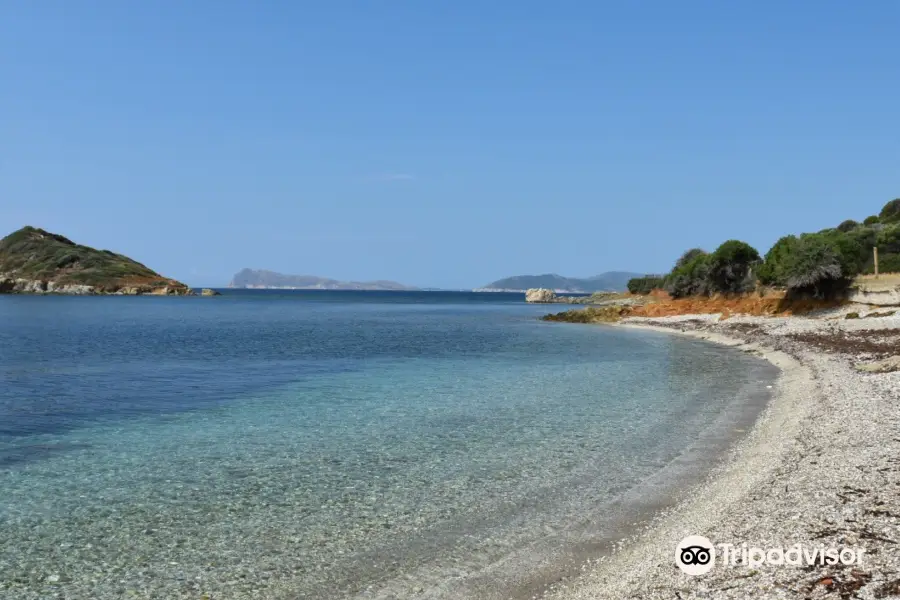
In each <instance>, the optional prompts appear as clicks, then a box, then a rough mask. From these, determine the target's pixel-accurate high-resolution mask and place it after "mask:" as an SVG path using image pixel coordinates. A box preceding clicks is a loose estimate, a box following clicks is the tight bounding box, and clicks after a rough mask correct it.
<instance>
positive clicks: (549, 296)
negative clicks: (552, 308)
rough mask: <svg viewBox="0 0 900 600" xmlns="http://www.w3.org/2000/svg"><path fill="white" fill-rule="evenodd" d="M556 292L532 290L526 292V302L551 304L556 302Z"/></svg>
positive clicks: (544, 289) (541, 289) (539, 289)
mask: <svg viewBox="0 0 900 600" xmlns="http://www.w3.org/2000/svg"><path fill="white" fill-rule="evenodd" d="M556 299H557V296H556V292H554V291H553V290H548V289H547V288H531V289H529V290H525V302H533V303H543V304H549V303H551V302H556Z"/></svg>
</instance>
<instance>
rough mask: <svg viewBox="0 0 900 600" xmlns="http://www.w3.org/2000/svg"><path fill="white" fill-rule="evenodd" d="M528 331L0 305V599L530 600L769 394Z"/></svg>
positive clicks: (310, 307) (672, 349)
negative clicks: (522, 598)
mask: <svg viewBox="0 0 900 600" xmlns="http://www.w3.org/2000/svg"><path fill="white" fill-rule="evenodd" d="M545 312H547V307H540V306H530V305H526V304H524V303H523V302H522V297H521V295H514V294H466V293H367V292H265V291H247V292H234V291H230V292H227V293H226V295H224V296H221V297H216V298H140V297H138V298H127V297H123V298H65V297H14V296H7V297H0V597H3V598H45V597H57V596H58V597H62V598H85V599H87V598H127V597H139V598H160V599H163V598H165V599H168V598H201V597H202V595H203V594H207V595H209V596H210V597H212V598H226V599H230V598H310V599H312V598H352V597H361V598H405V597H448V598H458V597H484V598H490V597H510V595H513V596H514V595H516V594H518V593H521V594H526V593H530V591H533V590H534V589H537V588H538V587H539V585H540V583H541V581H542V580H545V579H548V578H552V577H553V576H554V575H555V574H557V573H560V572H562V571H563V570H565V569H569V568H571V567H572V564H574V563H573V561H577V560H578V559H579V558H581V557H583V556H585V555H587V554H590V552H596V551H599V549H600V548H601V547H602V545H603V543H604V542H605V541H606V540H608V539H609V538H610V536H611V535H613V534H614V532H615V530H616V522H617V521H620V520H622V518H624V517H623V515H625V514H627V513H628V512H629V510H630V509H634V510H637V508H638V507H639V505H640V504H641V502H643V503H648V504H657V503H659V502H664V499H663V498H652V496H653V493H657V495H660V494H663V493H664V492H665V493H669V492H668V490H669V489H670V488H671V486H673V485H675V484H676V483H677V482H679V481H684V480H688V479H690V478H691V477H696V476H697V473H699V472H700V471H702V469H703V468H705V467H706V466H707V465H708V463H709V461H710V460H711V456H712V455H714V454H716V453H718V452H720V451H721V448H722V447H723V446H724V445H725V444H727V442H728V440H730V439H731V438H732V437H733V436H734V434H733V431H734V429H735V428H736V427H738V426H745V425H746V424H747V423H748V422H749V421H750V420H752V418H753V416H754V415H755V414H756V413H757V412H758V410H759V408H760V407H761V406H762V404H763V403H764V400H765V395H766V392H765V386H766V384H768V383H770V382H771V379H772V378H773V377H774V374H775V371H774V368H773V367H771V366H769V365H768V364H766V363H764V362H762V361H760V360H758V359H755V358H752V357H749V356H747V355H744V354H742V353H740V352H736V351H732V350H726V349H722V348H718V347H715V346H712V345H709V344H706V343H703V342H699V341H696V340H690V339H682V338H679V337H675V336H667V335H663V334H658V333H653V332H642V331H632V330H624V329H619V328H608V327H588V326H578V325H566V324H549V323H543V322H540V321H538V320H537V317H538V316H539V315H541V314H543V313H545ZM661 482H662V483H661ZM654 490H655V492H654ZM639 498H640V499H642V500H641V502H639V501H638V500H637V499H639ZM632 512H633V511H632Z"/></svg>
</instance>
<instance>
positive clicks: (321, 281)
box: [228, 269, 418, 291]
mask: <svg viewBox="0 0 900 600" xmlns="http://www.w3.org/2000/svg"><path fill="white" fill-rule="evenodd" d="M228 287H230V288H245V289H276V290H386V291H411V290H418V288H415V287H411V286H408V285H403V284H402V283H397V282H396V281H382V280H378V281H338V280H337V279H329V278H327V277H317V276H315V275H285V274H283V273H276V272H274V271H266V270H263V269H242V270H240V271H239V272H238V273H237V274H235V276H234V277H233V278H232V280H231V283H229V284H228Z"/></svg>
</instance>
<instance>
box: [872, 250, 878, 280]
mask: <svg viewBox="0 0 900 600" xmlns="http://www.w3.org/2000/svg"><path fill="white" fill-rule="evenodd" d="M872 252H874V253H875V279H878V246H875V247H874V248H872Z"/></svg>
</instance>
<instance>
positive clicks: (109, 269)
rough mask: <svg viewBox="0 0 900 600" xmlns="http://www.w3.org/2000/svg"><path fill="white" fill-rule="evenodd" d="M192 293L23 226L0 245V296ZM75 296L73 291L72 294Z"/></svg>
mask: <svg viewBox="0 0 900 600" xmlns="http://www.w3.org/2000/svg"><path fill="white" fill-rule="evenodd" d="M123 289H128V290H131V291H130V293H190V289H189V288H188V287H187V286H186V285H184V284H183V283H180V282H178V281H175V280H173V279H168V278H166V277H163V276H162V275H160V274H159V273H157V272H155V271H153V270H152V269H150V268H148V267H147V266H145V265H143V264H141V263H139V262H137V261H135V260H132V259H130V258H128V257H127V256H123V255H121V254H117V253H115V252H112V251H110V250H97V249H95V248H91V247H89V246H83V245H81V244H76V243H75V242H73V241H72V240H70V239H68V238H66V237H64V236H62V235H59V234H56V233H50V232H49V231H45V230H43V229H39V228H36V227H30V226H26V227H23V228H22V229H19V230H18V231H15V232H13V233H11V234H9V235H8V236H6V237H5V238H3V239H2V240H0V291H30V292H42V291H57V292H61V293H114V292H117V291H120V290H123ZM74 290H77V291H74Z"/></svg>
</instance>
